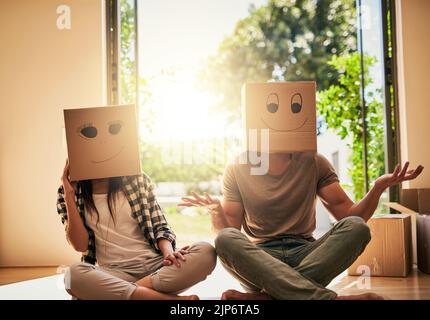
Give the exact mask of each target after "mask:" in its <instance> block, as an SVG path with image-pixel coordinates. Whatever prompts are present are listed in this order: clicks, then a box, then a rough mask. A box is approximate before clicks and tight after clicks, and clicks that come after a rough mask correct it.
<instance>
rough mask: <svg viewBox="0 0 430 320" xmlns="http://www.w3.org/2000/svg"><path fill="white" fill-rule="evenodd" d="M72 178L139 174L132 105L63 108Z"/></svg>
mask: <svg viewBox="0 0 430 320" xmlns="http://www.w3.org/2000/svg"><path fill="white" fill-rule="evenodd" d="M64 122H65V127H66V139H67V150H68V157H69V163H70V179H71V180H72V181H77V180H88V179H99V178H109V177H118V176H129V175H137V174H140V173H141V168H140V159H139V144H138V134H137V118H136V108H135V106H134V105H121V106H103V107H95V108H79V109H66V110H64Z"/></svg>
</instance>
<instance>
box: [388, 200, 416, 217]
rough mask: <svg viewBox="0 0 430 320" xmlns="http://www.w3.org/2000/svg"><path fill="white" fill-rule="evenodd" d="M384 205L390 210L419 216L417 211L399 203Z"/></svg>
mask: <svg viewBox="0 0 430 320" xmlns="http://www.w3.org/2000/svg"><path fill="white" fill-rule="evenodd" d="M384 205H386V206H387V207H388V208H391V209H394V210H396V211H399V212H402V213H409V214H417V212H416V211H414V210H412V209H409V208H407V207H405V206H402V205H401V204H400V203H397V202H384Z"/></svg>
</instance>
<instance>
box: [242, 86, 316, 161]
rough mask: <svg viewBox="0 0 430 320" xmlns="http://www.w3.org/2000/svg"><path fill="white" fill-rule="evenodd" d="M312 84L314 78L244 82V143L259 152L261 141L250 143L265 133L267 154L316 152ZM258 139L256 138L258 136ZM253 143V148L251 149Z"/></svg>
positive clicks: (248, 149)
mask: <svg viewBox="0 0 430 320" xmlns="http://www.w3.org/2000/svg"><path fill="white" fill-rule="evenodd" d="M315 96H316V84H315V82H314V81H297V82H296V81H291V82H267V83H246V84H244V85H243V87H242V117H243V122H244V124H243V127H244V146H245V150H247V151H263V152H265V151H266V150H261V145H262V143H261V142H260V141H259V142H258V143H255V142H250V137H251V138H252V137H253V136H252V134H250V133H251V131H250V130H252V129H256V130H257V136H258V137H260V136H261V135H260V132H262V130H263V129H266V130H268V133H269V147H268V149H269V150H267V151H268V152H270V153H275V152H301V151H316V150H317V136H316V98H315ZM259 139H260V138H259ZM255 146H256V147H257V148H256V149H255Z"/></svg>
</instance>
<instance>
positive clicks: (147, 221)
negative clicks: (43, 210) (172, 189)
mask: <svg viewBox="0 0 430 320" xmlns="http://www.w3.org/2000/svg"><path fill="white" fill-rule="evenodd" d="M122 183H123V187H124V192H125V195H126V197H127V200H128V203H129V204H130V207H131V216H132V217H133V218H134V219H136V222H137V223H138V224H139V227H140V229H141V230H142V232H143V235H144V236H145V238H146V239H148V241H149V243H150V245H151V246H152V247H153V248H154V249H155V250H156V251H157V252H160V249H159V248H158V244H157V240H158V239H162V238H163V239H167V240H169V241H170V242H171V243H172V246H173V248H175V234H174V233H173V231H172V230H171V229H170V227H169V225H168V224H167V221H166V218H165V217H164V213H163V210H162V209H161V207H160V205H159V204H158V203H157V200H156V198H155V195H154V193H153V190H154V185H153V184H152V183H151V180H150V179H149V177H148V176H147V175H146V174H142V175H137V176H127V177H122ZM75 201H76V206H77V208H78V211H79V215H80V216H81V218H82V220H83V222H84V225H85V228H86V229H87V231H88V235H89V239H88V250H87V251H86V252H85V253H83V254H82V259H81V261H83V262H88V263H91V264H95V263H96V246H95V236H94V231H93V230H91V228H89V227H88V226H87V224H86V222H85V206H84V199H83V195H82V189H81V188H80V187H78V190H77V192H76V194H75ZM57 212H58V214H59V215H60V217H61V222H62V223H63V224H64V225H66V227H67V209H66V202H65V200H64V189H63V186H60V187H59V188H58V197H57Z"/></svg>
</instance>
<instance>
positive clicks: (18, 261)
mask: <svg viewBox="0 0 430 320" xmlns="http://www.w3.org/2000/svg"><path fill="white" fill-rule="evenodd" d="M103 3H104V1H102V0H62V1H58V0H38V1H34V0H13V1H9V0H8V1H0V46H1V50H0V57H1V60H0V70H1V71H0V265H1V266H27V265H58V264H62V263H71V262H73V261H77V260H78V259H79V254H77V253H75V252H73V250H72V249H71V247H70V246H68V244H67V242H66V240H65V236H64V228H63V226H62V225H61V223H60V220H59V217H58V215H57V212H56V206H55V202H56V189H57V187H58V186H59V184H60V176H61V172H62V169H63V166H64V162H65V158H66V149H65V142H64V141H63V118H62V109H63V108H64V107H75V106H87V105H100V104H103V103H104V102H105V101H104V96H105V94H104V93H105V88H104V84H105V79H104V77H103V75H104V72H105V70H104V68H105V50H104V46H105V44H104V40H103V39H104V34H105V32H104V26H103V21H102V20H104V13H103ZM64 4H65V5H69V6H70V9H71V29H70V30H59V29H57V24H56V22H57V17H58V14H57V13H56V9H57V6H58V5H64Z"/></svg>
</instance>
